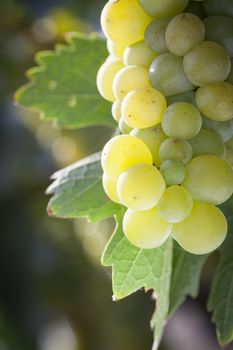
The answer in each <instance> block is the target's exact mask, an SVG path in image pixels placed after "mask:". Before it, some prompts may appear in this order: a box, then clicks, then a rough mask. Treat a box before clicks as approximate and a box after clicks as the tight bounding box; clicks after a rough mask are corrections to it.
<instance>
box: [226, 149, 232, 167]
mask: <svg viewBox="0 0 233 350" xmlns="http://www.w3.org/2000/svg"><path fill="white" fill-rule="evenodd" d="M226 162H227V163H228V164H229V165H230V167H231V168H233V149H232V148H228V147H226Z"/></svg>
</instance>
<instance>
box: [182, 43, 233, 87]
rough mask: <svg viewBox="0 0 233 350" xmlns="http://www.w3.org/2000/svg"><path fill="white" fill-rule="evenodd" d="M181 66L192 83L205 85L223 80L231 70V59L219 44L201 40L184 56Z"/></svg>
mask: <svg viewBox="0 0 233 350" xmlns="http://www.w3.org/2000/svg"><path fill="white" fill-rule="evenodd" d="M183 66H184V71H185V73H186V75H187V77H188V79H189V80H190V81H191V82H192V83H193V84H194V85H198V86H205V85H208V84H214V83H220V82H222V81H223V80H225V79H226V78H227V76H228V75H229V73H230V70H231V60H230V57H229V55H228V53H227V51H226V50H225V49H224V47H222V46H221V45H219V44H217V43H215V42H213V41H202V42H200V43H199V44H197V45H196V46H195V47H194V48H193V49H192V50H190V51H189V52H188V53H187V54H186V55H185V56H184V61H183Z"/></svg>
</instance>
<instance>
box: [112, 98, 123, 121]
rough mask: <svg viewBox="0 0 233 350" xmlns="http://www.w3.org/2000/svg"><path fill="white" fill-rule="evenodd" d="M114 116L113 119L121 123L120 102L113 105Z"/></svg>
mask: <svg viewBox="0 0 233 350" xmlns="http://www.w3.org/2000/svg"><path fill="white" fill-rule="evenodd" d="M112 116H113V119H115V121H116V122H119V120H120V119H121V102H120V101H117V100H116V101H115V102H113V104H112Z"/></svg>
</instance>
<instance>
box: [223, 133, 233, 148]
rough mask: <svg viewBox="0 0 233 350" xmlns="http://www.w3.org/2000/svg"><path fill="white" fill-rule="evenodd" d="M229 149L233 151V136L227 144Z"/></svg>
mask: <svg viewBox="0 0 233 350" xmlns="http://www.w3.org/2000/svg"><path fill="white" fill-rule="evenodd" d="M225 145H226V147H227V148H231V149H232V150H233V136H232V137H231V138H230V139H229V140H228V141H227V142H226V143H225Z"/></svg>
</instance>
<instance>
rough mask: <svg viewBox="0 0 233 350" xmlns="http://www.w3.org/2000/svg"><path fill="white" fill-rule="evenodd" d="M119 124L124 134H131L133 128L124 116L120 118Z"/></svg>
mask: <svg viewBox="0 0 233 350" xmlns="http://www.w3.org/2000/svg"><path fill="white" fill-rule="evenodd" d="M118 126H119V129H120V131H121V133H122V134H129V133H130V132H131V131H132V128H131V127H130V126H129V125H127V124H126V123H125V122H124V120H123V118H121V119H120V120H119V125H118Z"/></svg>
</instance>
